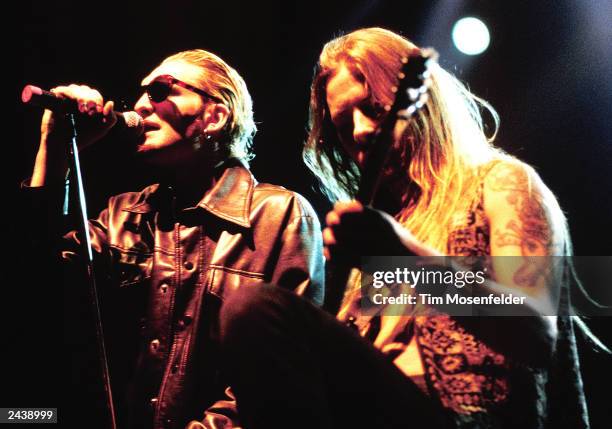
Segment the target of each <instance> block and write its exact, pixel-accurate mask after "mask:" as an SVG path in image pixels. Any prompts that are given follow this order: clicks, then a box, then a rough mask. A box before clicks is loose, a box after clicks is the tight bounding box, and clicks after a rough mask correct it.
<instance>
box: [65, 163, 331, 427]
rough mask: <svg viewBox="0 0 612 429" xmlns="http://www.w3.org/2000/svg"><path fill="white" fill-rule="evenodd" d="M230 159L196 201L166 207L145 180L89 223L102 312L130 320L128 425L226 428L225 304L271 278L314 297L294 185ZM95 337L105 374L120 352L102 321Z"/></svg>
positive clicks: (315, 245)
mask: <svg viewBox="0 0 612 429" xmlns="http://www.w3.org/2000/svg"><path fill="white" fill-rule="evenodd" d="M237 164H238V163H234V165H233V166H229V167H228V168H226V169H225V170H224V171H223V173H222V175H221V177H220V178H219V180H218V181H217V182H216V183H215V185H214V186H213V188H212V189H210V190H209V191H208V192H207V193H206V194H205V195H204V197H203V198H202V200H201V201H200V202H199V203H198V204H197V206H195V207H192V208H187V209H184V210H180V211H175V210H174V209H173V195H172V190H171V189H170V188H168V187H165V186H160V185H152V186H149V187H147V188H146V189H144V190H143V191H142V192H138V193H137V192H130V193H124V194H121V195H118V196H115V197H112V198H110V200H109V201H108V207H107V208H106V209H105V210H103V211H102V212H101V214H100V215H99V217H98V218H97V219H95V220H92V221H90V236H91V241H92V246H93V249H94V252H95V254H96V257H95V260H96V271H97V272H98V273H104V274H105V279H106V280H107V283H108V285H105V286H107V287H104V292H105V295H104V296H103V298H104V302H103V304H104V303H106V305H105V308H106V309H107V310H106V311H104V312H103V316H104V317H105V318H107V317H108V318H109V319H110V324H111V327H112V326H114V327H118V329H115V330H116V331H117V332H116V333H115V334H117V333H118V335H120V334H121V333H124V332H127V331H130V329H131V327H130V325H134V324H136V325H138V329H137V330H136V332H137V333H136V335H134V337H133V339H132V341H134V340H135V341H137V342H138V351H137V352H136V354H137V358H136V359H135V360H134V361H135V362H137V364H135V365H134V367H133V371H132V373H131V374H129V378H130V382H129V385H130V386H131V387H130V393H129V395H128V399H127V402H128V404H129V405H128V407H127V408H128V410H129V411H128V415H129V426H133V427H153V428H179V427H181V428H182V427H185V425H186V424H188V422H189V421H190V420H197V421H201V423H195V422H194V423H192V424H195V425H197V427H202V426H201V425H203V426H204V427H207V428H213V427H223V428H231V427H237V425H239V423H238V421H237V414H236V408H235V401H234V398H233V395H232V394H231V390H230V389H226V387H227V386H225V384H224V383H223V381H222V380H221V376H220V375H219V367H220V362H219V357H218V350H217V343H216V330H217V324H218V320H217V316H218V310H219V308H220V306H221V304H222V303H223V301H224V299H225V298H226V297H228V296H229V295H230V294H234V293H240V290H241V288H244V287H251V286H254V285H257V284H262V283H272V284H275V285H278V286H279V287H284V288H287V289H290V290H293V291H295V292H296V293H298V294H300V295H303V296H305V297H306V298H308V299H311V300H313V301H314V302H315V303H317V304H321V303H322V301H323V282H324V260H323V255H322V240H321V233H320V224H319V221H318V219H317V216H316V214H315V212H314V210H313V209H312V207H311V206H310V204H309V203H308V202H307V201H306V200H305V199H304V198H303V197H301V196H300V195H298V194H296V193H294V192H291V191H288V190H286V189H284V188H282V187H279V186H274V185H269V184H263V183H257V182H256V180H255V179H254V177H253V176H252V175H251V173H250V172H249V170H247V169H246V168H245V167H244V166H242V165H237ZM79 242H80V240H79V235H78V234H77V233H75V232H72V233H69V234H68V235H66V236H65V242H64V244H63V248H64V250H63V257H64V259H65V260H75V259H76V260H78V259H79V256H78V255H79V252H78V251H77V247H75V246H76V245H77V244H78V243H79ZM143 303H146V304H144V305H143ZM126 307H127V308H126ZM109 308H110V310H108V309H109ZM109 333H110V335H109ZM106 336H107V337H108V338H109V343H110V346H109V360H110V365H111V376H112V370H113V366H114V365H116V364H115V363H113V362H116V361H117V360H124V359H125V357H124V356H123V354H124V353H123V350H121V346H119V347H117V348H115V349H113V332H112V328H111V330H110V331H107V335H106ZM121 344H125V340H124V342H123V343H121ZM224 391H225V392H224Z"/></svg>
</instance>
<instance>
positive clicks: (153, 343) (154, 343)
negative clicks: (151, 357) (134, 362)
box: [149, 339, 159, 353]
mask: <svg viewBox="0 0 612 429" xmlns="http://www.w3.org/2000/svg"><path fill="white" fill-rule="evenodd" d="M149 348H150V349H151V351H152V352H153V353H155V352H156V351H157V349H159V340H157V339H155V340H153V341H151V343H150V344H149Z"/></svg>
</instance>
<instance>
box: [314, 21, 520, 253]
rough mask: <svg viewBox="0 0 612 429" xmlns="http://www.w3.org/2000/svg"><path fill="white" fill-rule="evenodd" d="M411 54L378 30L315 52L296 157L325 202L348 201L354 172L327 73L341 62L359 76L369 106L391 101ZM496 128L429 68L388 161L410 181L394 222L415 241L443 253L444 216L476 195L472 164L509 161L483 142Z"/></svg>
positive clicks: (479, 105)
mask: <svg viewBox="0 0 612 429" xmlns="http://www.w3.org/2000/svg"><path fill="white" fill-rule="evenodd" d="M418 53H419V48H418V47H416V46H415V45H414V44H412V43H411V42H409V41H408V40H407V39H405V38H403V37H401V36H399V35H397V34H395V33H393V32H391V31H388V30H385V29H382V28H366V29H362V30H357V31H354V32H352V33H350V34H347V35H345V36H342V37H339V38H336V39H334V40H332V41H331V42H329V43H327V44H326V45H325V47H324V48H323V52H322V53H321V56H320V59H319V64H318V66H317V69H316V72H315V77H314V80H313V84H312V88H311V99H310V121H309V135H308V139H307V142H306V146H305V148H304V160H305V162H306V164H307V165H308V166H309V168H310V169H311V170H312V171H313V172H314V173H315V175H316V176H317V177H318V178H319V180H320V182H321V184H322V188H323V191H324V192H325V193H326V194H327V196H328V197H329V198H330V199H331V200H332V201H335V200H340V199H346V198H351V197H354V196H355V193H356V190H357V189H356V187H357V184H358V182H359V175H360V173H359V170H358V168H357V165H356V164H355V163H354V162H353V161H352V159H351V158H350V157H349V156H348V154H347V153H346V152H345V150H344V149H343V147H342V145H341V144H340V142H339V140H338V137H337V135H336V132H335V129H334V127H333V124H332V123H331V119H330V116H329V112H328V108H327V103H326V91H325V90H326V85H327V82H328V80H329V78H330V76H332V75H333V73H334V72H335V71H336V70H337V69H338V68H339V67H340V66H341V65H347V66H349V67H351V68H352V69H354V70H357V72H358V73H361V74H362V75H363V78H364V81H365V82H366V83H367V86H368V88H369V90H370V96H371V98H372V102H373V103H377V104H381V105H386V104H392V102H393V93H392V92H391V87H392V86H394V85H395V84H396V76H397V73H398V71H399V69H400V67H401V58H402V57H408V58H409V57H410V56H414V55H416V54H418ZM409 61H410V60H409ZM483 108H484V109H487V110H488V111H489V112H490V114H491V117H492V118H493V120H494V122H495V127H494V132H493V133H492V136H491V137H490V138H487V136H486V135H485V132H484V126H483V121H482V117H481V109H483ZM498 123H499V119H498V116H497V113H496V112H495V110H494V109H493V108H492V107H491V106H490V105H489V104H488V103H486V102H485V101H484V100H482V99H480V98H478V97H476V96H475V95H473V94H472V93H470V91H469V90H468V89H467V88H466V87H465V86H464V85H463V84H462V83H461V82H459V81H458V80H457V79H456V78H455V77H453V76H452V75H451V74H449V73H448V72H446V71H445V70H443V69H442V68H441V67H434V69H433V70H432V87H431V89H430V101H429V102H428V103H427V105H426V106H425V108H423V109H422V110H420V111H419V113H418V114H417V115H416V116H415V117H414V118H413V119H412V120H411V121H410V124H409V125H408V126H407V127H406V129H405V130H404V132H403V135H402V138H401V139H400V142H399V145H400V148H399V152H398V154H397V155H398V157H399V159H393V160H391V161H390V162H393V163H395V164H399V165H398V170H400V171H403V172H405V174H406V175H407V177H406V182H407V183H411V189H406V190H405V192H406V195H403V197H405V199H406V200H405V201H404V198H403V201H404V207H403V209H402V211H401V212H400V213H399V214H398V215H397V218H398V220H399V221H400V222H402V223H403V224H404V225H405V226H406V227H407V228H408V229H410V231H411V232H412V233H413V234H414V235H415V236H416V238H418V239H419V240H421V241H422V242H423V243H425V244H427V245H429V246H431V247H433V248H436V249H438V250H439V251H441V252H446V247H447V240H448V234H449V227H450V222H451V218H452V215H453V213H456V212H457V211H458V210H459V209H460V208H463V207H464V206H465V204H468V203H469V202H470V201H473V200H474V198H476V196H477V193H478V184H479V182H480V179H481V178H479V177H478V174H479V171H480V170H481V168H480V167H481V166H483V165H485V164H487V163H489V162H490V161H492V160H494V159H499V158H506V159H511V157H510V156H509V155H506V154H505V153H503V152H502V151H501V150H499V149H496V148H494V147H493V146H492V145H491V141H492V139H493V137H494V136H495V133H496V131H497V127H498ZM394 155H395V152H394ZM409 193H410V195H409Z"/></svg>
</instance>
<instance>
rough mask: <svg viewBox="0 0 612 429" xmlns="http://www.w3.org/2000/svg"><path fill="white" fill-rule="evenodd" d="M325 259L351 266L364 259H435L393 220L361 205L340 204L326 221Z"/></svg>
mask: <svg viewBox="0 0 612 429" xmlns="http://www.w3.org/2000/svg"><path fill="white" fill-rule="evenodd" d="M325 221H326V224H327V227H326V228H325V229H324V230H323V244H324V246H325V247H324V249H323V252H324V255H325V258H326V259H327V260H328V261H331V260H334V258H338V257H342V258H345V259H348V260H349V261H351V262H355V260H357V259H359V258H360V257H361V256H362V255H379V256H384V255H389V256H390V255H394V256H411V255H423V256H425V255H434V254H435V252H434V251H432V250H431V249H428V248H426V247H425V246H424V245H423V244H422V243H420V242H419V241H418V240H417V239H416V238H415V237H414V236H413V235H412V234H411V233H410V231H408V230H407V229H406V228H404V227H403V226H402V225H401V224H399V223H398V222H397V221H396V220H395V219H393V217H391V216H389V215H388V214H387V213H384V212H382V211H380V210H375V209H372V208H369V207H364V206H363V205H362V204H361V203H359V202H358V201H350V202H338V203H336V204H335V205H334V208H333V210H332V211H330V212H329V213H328V214H327V216H326V218H325Z"/></svg>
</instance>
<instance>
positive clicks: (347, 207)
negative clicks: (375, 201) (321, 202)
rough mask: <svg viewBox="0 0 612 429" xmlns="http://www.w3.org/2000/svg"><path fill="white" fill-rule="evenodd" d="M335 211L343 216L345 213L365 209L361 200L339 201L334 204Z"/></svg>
mask: <svg viewBox="0 0 612 429" xmlns="http://www.w3.org/2000/svg"><path fill="white" fill-rule="evenodd" d="M334 211H335V212H336V213H338V215H340V216H342V215H343V214H344V213H358V212H361V211H363V204H361V203H360V202H359V201H356V200H353V201H338V202H337V203H336V204H334Z"/></svg>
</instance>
